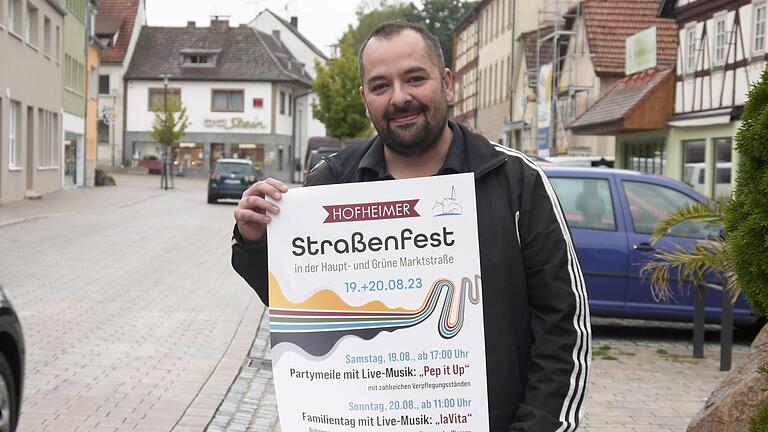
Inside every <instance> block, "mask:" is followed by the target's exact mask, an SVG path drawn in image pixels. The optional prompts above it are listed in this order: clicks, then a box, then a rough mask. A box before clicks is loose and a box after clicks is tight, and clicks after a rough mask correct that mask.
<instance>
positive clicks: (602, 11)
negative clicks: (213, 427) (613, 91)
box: [583, 0, 677, 76]
mask: <svg viewBox="0 0 768 432" xmlns="http://www.w3.org/2000/svg"><path fill="white" fill-rule="evenodd" d="M658 10H659V0H585V1H584V3H583V15H584V20H585V22H586V25H587V38H588V41H589V49H590V51H591V53H592V54H593V55H594V57H593V60H592V61H593V64H594V66H595V73H596V74H597V75H598V76H601V75H623V74H624V62H625V41H626V39H627V38H628V37H629V36H632V35H633V34H635V33H637V32H639V31H642V30H645V29H647V28H650V27H653V26H656V62H657V64H658V65H674V64H675V60H676V56H677V24H676V23H675V21H674V20H672V19H667V18H657V16H656V14H657V12H658Z"/></svg>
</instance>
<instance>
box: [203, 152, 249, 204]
mask: <svg viewBox="0 0 768 432" xmlns="http://www.w3.org/2000/svg"><path fill="white" fill-rule="evenodd" d="M254 183H256V170H255V169H253V165H252V164H251V161H249V160H246V159H219V162H218V163H217V164H216V169H214V170H213V173H212V174H211V177H210V178H209V179H208V204H213V203H215V202H216V201H218V200H219V199H222V198H232V199H240V197H241V196H242V195H243V192H245V190H246V189H248V188H249V187H251V185H252V184H254Z"/></svg>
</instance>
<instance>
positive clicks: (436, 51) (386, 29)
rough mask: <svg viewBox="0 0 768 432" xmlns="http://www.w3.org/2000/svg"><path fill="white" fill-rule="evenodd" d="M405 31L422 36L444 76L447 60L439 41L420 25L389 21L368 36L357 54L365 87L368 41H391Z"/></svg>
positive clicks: (361, 78) (358, 66) (359, 70)
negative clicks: (364, 65)
mask: <svg viewBox="0 0 768 432" xmlns="http://www.w3.org/2000/svg"><path fill="white" fill-rule="evenodd" d="M405 30H412V31H415V32H416V33H418V34H419V35H420V36H421V38H422V39H423V40H424V43H425V44H426V45H427V50H428V51H429V53H430V54H431V55H432V57H434V59H435V60H437V66H438V67H439V68H440V74H441V76H442V72H443V69H445V58H444V57H443V50H442V48H440V41H438V40H437V38H436V37H435V36H434V35H433V34H432V33H430V32H428V31H427V30H426V29H425V28H424V27H422V26H420V25H418V24H413V23H409V22H406V21H402V20H397V21H387V22H385V23H382V24H379V26H378V27H376V28H375V29H374V30H373V31H372V32H371V34H370V35H368V37H367V38H366V39H365V41H364V42H363V44H362V45H360V51H358V53H357V70H358V72H359V73H360V83H361V84H362V85H365V83H363V75H364V71H363V50H365V47H366V46H367V45H368V41H370V40H371V39H373V38H382V39H389V38H392V37H394V36H397V35H399V34H400V33H402V32H403V31H405Z"/></svg>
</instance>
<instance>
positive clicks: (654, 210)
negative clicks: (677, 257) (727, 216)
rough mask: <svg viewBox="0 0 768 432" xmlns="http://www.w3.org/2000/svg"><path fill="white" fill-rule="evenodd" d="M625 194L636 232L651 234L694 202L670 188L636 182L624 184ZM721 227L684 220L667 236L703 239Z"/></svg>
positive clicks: (712, 234) (694, 201) (717, 231)
mask: <svg viewBox="0 0 768 432" xmlns="http://www.w3.org/2000/svg"><path fill="white" fill-rule="evenodd" d="M623 186H624V194H625V195H626V197H627V203H629V210H630V214H631V216H632V224H633V225H634V228H635V232H637V233H640V234H652V233H653V230H654V229H655V228H656V225H658V224H659V222H661V221H662V220H664V219H665V218H666V217H667V216H669V215H670V214H671V213H672V212H674V211H675V210H677V209H678V208H680V207H682V206H686V205H691V204H694V203H696V202H697V201H696V200H695V199H693V198H691V197H689V196H688V195H685V194H684V193H682V192H679V191H676V190H674V189H672V188H669V187H666V186H662V185H657V184H652V183H643V182H638V181H629V180H627V181H624V182H623ZM719 232H720V225H718V224H715V223H703V222H690V221H686V222H683V223H680V224H677V225H676V226H674V227H672V229H671V230H670V231H669V234H670V235H673V236H678V237H690V238H698V239H706V238H709V237H712V236H715V235H717V234H718V233H719Z"/></svg>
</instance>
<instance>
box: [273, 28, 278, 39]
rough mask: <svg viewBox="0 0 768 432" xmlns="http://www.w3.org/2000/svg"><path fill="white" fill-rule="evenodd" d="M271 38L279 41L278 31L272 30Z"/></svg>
mask: <svg viewBox="0 0 768 432" xmlns="http://www.w3.org/2000/svg"><path fill="white" fill-rule="evenodd" d="M272 36H273V37H274V38H275V39H277V40H280V30H272Z"/></svg>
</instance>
